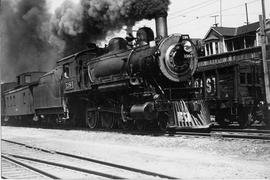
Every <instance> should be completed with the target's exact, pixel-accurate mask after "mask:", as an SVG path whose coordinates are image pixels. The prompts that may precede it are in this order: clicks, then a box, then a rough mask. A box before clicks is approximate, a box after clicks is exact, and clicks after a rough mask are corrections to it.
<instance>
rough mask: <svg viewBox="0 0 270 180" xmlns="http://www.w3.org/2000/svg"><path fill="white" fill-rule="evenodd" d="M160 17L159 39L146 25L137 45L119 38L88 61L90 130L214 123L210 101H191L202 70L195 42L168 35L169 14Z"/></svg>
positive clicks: (161, 127)
mask: <svg viewBox="0 0 270 180" xmlns="http://www.w3.org/2000/svg"><path fill="white" fill-rule="evenodd" d="M155 20H156V35H157V37H156V38H154V32H153V31H152V29H150V28H148V27H143V28H140V29H139V30H138V31H137V36H136V41H135V43H133V44H132V43H130V42H128V41H127V40H125V39H123V38H119V37H117V38H113V39H111V40H110V42H109V44H108V52H107V53H105V54H103V55H102V56H97V57H95V58H93V59H91V60H90V61H89V62H88V63H87V67H88V75H89V80H90V87H91V88H90V89H91V90H90V91H89V93H88V96H87V97H86V98H87V103H86V104H87V105H86V107H87V108H86V122H87V124H88V126H89V127H90V128H96V127H98V126H102V127H105V128H112V127H114V126H115V125H118V127H124V128H131V127H133V126H134V125H135V126H136V127H137V128H138V129H140V130H142V129H145V128H146V127H147V125H150V124H151V125H153V124H154V125H157V126H158V127H159V128H160V129H162V130H165V129H166V128H168V127H169V128H170V127H171V128H172V127H174V128H175V127H176V128H194V127H195V128H205V127H209V125H210V116H209V112H208V110H207V106H206V104H205V103H204V102H203V101H202V100H199V99H198V100H191V99H194V91H193V89H192V88H187V84H188V81H189V80H190V78H191V76H192V75H193V73H194V71H195V70H196V68H197V54H196V48H195V46H194V45H193V43H192V41H191V40H190V38H189V36H188V35H181V34H173V35H169V36H168V35H167V21H166V15H160V16H158V17H156V19H155Z"/></svg>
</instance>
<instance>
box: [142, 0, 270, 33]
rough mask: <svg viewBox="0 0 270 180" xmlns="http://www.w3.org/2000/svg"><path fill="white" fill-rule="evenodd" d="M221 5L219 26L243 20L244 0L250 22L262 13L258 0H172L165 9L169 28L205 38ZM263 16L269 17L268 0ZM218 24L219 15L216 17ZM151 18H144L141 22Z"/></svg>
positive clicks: (169, 30)
mask: <svg viewBox="0 0 270 180" xmlns="http://www.w3.org/2000/svg"><path fill="white" fill-rule="evenodd" d="M220 2H221V5H222V26H224V27H237V26H242V25H244V24H245V22H246V11H245V3H247V7H248V19H249V23H252V22H256V21H259V14H262V8H261V7H262V6H261V0H192V1H191V0H171V5H170V6H169V12H168V32H169V34H172V33H182V34H189V35H190V36H191V37H193V38H204V36H205V34H206V33H207V31H208V30H209V28H210V27H211V26H212V25H213V24H214V23H215V18H214V17H211V16H214V15H220ZM265 7H266V18H270V0H265ZM216 19H217V23H219V24H218V26H220V16H218V17H216ZM149 24H151V27H155V26H154V24H155V23H154V21H150V22H149V21H148V22H147V21H143V22H140V23H138V25H140V26H144V25H148V26H149Z"/></svg>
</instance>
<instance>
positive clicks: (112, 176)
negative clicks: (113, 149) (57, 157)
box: [5, 153, 126, 179]
mask: <svg viewBox="0 0 270 180" xmlns="http://www.w3.org/2000/svg"><path fill="white" fill-rule="evenodd" d="M5 154H6V155H8V156H11V157H14V158H19V159H24V160H29V161H33V162H38V163H43V164H47V165H53V166H57V167H61V168H65V169H70V170H74V171H78V172H83V173H87V174H93V175H96V176H100V177H105V178H109V179H126V178H123V177H120V176H115V175H111V174H106V173H102V172H98V171H92V170H88V169H83V168H78V167H75V166H70V165H66V164H61V163H55V162H51V161H45V160H41V159H37V158H30V157H26V156H20V155H14V154H8V153H5Z"/></svg>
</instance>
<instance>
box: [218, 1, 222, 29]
mask: <svg viewBox="0 0 270 180" xmlns="http://www.w3.org/2000/svg"><path fill="white" fill-rule="evenodd" d="M219 11H220V15H219V16H220V26H221V27H222V0H220V1H219Z"/></svg>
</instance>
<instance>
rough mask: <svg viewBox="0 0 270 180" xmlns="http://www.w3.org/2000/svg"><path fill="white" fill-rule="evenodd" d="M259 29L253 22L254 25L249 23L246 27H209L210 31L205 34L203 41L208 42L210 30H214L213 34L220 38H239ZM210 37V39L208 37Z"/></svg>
mask: <svg viewBox="0 0 270 180" xmlns="http://www.w3.org/2000/svg"><path fill="white" fill-rule="evenodd" d="M259 27H260V23H259V22H255V23H251V24H248V25H244V26H239V27H236V28H234V27H211V28H210V30H209V31H208V32H207V34H206V36H205V39H207V40H209V38H210V37H211V35H210V32H211V30H214V31H215V32H217V33H218V34H220V35H221V36H231V37H233V36H240V35H243V34H246V33H250V32H255V31H257V29H258V28H259ZM209 35H210V37H208V36H209Z"/></svg>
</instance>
